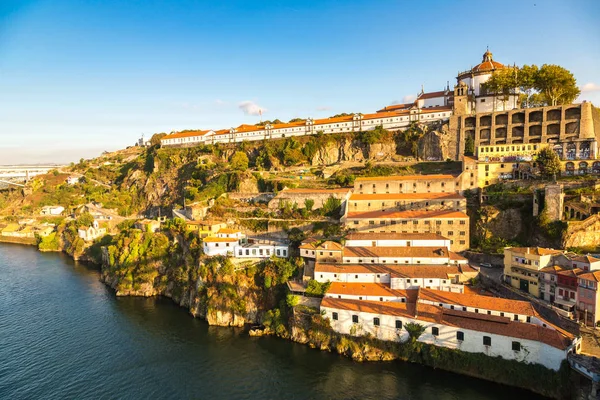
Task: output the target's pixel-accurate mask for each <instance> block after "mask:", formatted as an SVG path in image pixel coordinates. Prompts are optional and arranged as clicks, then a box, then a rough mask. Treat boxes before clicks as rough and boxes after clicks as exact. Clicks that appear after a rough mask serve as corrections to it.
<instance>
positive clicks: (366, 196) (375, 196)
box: [350, 193, 464, 200]
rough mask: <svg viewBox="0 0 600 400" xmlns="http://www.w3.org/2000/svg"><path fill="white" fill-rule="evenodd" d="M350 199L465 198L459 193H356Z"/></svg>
mask: <svg viewBox="0 0 600 400" xmlns="http://www.w3.org/2000/svg"><path fill="white" fill-rule="evenodd" d="M350 200H464V196H461V195H460V194H458V193H377V194H360V193H354V194H352V195H351V196H350Z"/></svg>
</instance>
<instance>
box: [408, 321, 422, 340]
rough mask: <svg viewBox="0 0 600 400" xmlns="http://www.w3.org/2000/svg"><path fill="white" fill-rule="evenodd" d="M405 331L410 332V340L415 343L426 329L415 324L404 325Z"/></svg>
mask: <svg viewBox="0 0 600 400" xmlns="http://www.w3.org/2000/svg"><path fill="white" fill-rule="evenodd" d="M404 329H406V331H407V332H408V335H409V336H410V339H411V340H412V341H413V342H415V341H417V339H419V337H420V336H421V335H422V334H423V332H425V327H424V326H423V325H421V324H418V323H415V322H409V323H407V324H404Z"/></svg>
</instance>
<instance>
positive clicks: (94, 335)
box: [0, 244, 539, 400]
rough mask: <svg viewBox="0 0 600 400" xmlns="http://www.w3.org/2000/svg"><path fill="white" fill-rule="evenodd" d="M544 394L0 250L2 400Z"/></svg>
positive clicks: (31, 252)
mask: <svg viewBox="0 0 600 400" xmlns="http://www.w3.org/2000/svg"><path fill="white" fill-rule="evenodd" d="M524 396H527V398H528V399H537V398H539V397H537V396H535V395H532V394H530V393H529V392H525V391H521V390H518V389H513V388H509V387H505V386H500V385H497V384H494V383H491V382H486V381H481V380H478V379H472V378H468V377H464V376H461V375H456V374H452V373H448V372H444V371H438V370H433V369H430V368H426V367H422V366H419V365H413V364H406V363H402V362H390V363H355V362H353V361H351V360H349V359H347V358H344V357H341V356H338V355H335V354H330V353H326V352H321V351H318V350H313V349H310V348H308V347H307V346H304V345H300V344H296V343H292V342H288V341H285V340H280V339H277V338H270V337H269V338H250V337H248V336H247V335H246V334H245V333H244V332H243V330H241V329H233V328H220V327H210V326H208V325H207V324H206V322H204V321H202V320H199V319H194V318H192V317H191V316H190V315H189V314H188V313H187V312H186V311H185V310H184V309H181V308H179V307H177V306H176V305H174V304H173V303H172V302H171V301H170V300H169V299H161V298H151V299H144V298H117V297H115V295H114V293H113V291H112V290H111V289H110V288H108V287H106V286H105V285H104V284H102V283H101V282H100V280H99V271H97V270H96V269H94V268H93V267H89V266H86V265H82V264H77V263H74V262H73V261H72V260H70V259H69V258H68V257H66V256H64V255H62V254H54V253H52V254H44V253H39V252H38V251H36V250H35V249H34V248H32V247H27V246H20V245H7V244H0V399H42V398H43V399H59V398H60V399H67V398H68V399H120V398H123V399H279V398H286V399H436V400H451V399H457V400H458V399H460V400H471V399H506V398H511V397H512V398H523V397H524Z"/></svg>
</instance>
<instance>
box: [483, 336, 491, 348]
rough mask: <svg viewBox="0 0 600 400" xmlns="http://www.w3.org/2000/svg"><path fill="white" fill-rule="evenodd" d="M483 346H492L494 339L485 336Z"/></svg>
mask: <svg viewBox="0 0 600 400" xmlns="http://www.w3.org/2000/svg"><path fill="white" fill-rule="evenodd" d="M483 345H484V346H491V345H492V338H491V337H489V336H484V337H483Z"/></svg>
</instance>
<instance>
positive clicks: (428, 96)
mask: <svg viewBox="0 0 600 400" xmlns="http://www.w3.org/2000/svg"><path fill="white" fill-rule="evenodd" d="M446 95H450V96H452V95H453V93H452V92H450V91H448V92H446V91H445V90H440V91H438V92H429V93H422V94H420V95H419V97H417V100H419V99H435V98H436V97H444V96H446Z"/></svg>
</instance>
